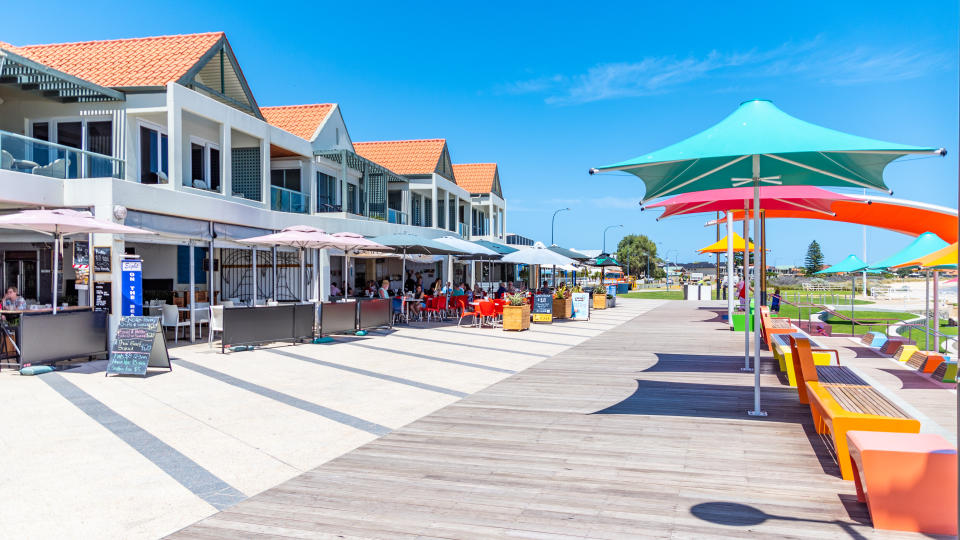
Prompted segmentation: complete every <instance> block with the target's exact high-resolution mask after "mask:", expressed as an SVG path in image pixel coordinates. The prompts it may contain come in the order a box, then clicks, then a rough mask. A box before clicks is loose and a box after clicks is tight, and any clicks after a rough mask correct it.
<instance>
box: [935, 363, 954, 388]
mask: <svg viewBox="0 0 960 540" xmlns="http://www.w3.org/2000/svg"><path fill="white" fill-rule="evenodd" d="M930 376H931V377H933V378H934V379H936V380H938V381H940V382H945V383H955V382H957V363H956V362H955V361H954V362H946V361H944V362H940V365H939V366H937V368H936V369H934V370H933V373H931V374H930Z"/></svg>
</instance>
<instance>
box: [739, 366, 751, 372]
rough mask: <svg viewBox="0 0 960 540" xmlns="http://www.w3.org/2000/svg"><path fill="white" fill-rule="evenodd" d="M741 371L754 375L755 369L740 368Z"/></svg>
mask: <svg viewBox="0 0 960 540" xmlns="http://www.w3.org/2000/svg"><path fill="white" fill-rule="evenodd" d="M740 371H742V372H744V373H753V368H752V367H742V368H740Z"/></svg>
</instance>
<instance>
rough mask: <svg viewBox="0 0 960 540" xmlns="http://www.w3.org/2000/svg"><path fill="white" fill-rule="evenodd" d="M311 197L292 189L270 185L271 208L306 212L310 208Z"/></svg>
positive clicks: (298, 212) (297, 212) (281, 210)
mask: <svg viewBox="0 0 960 540" xmlns="http://www.w3.org/2000/svg"><path fill="white" fill-rule="evenodd" d="M309 202H310V198H309V197H307V196H306V195H304V194H303V193H300V192H299V191H293V190H292V189H287V188H282V187H278V186H270V209H271V210H277V211H280V212H292V213H295V214H306V213H307V211H308V210H309V208H310V205H309Z"/></svg>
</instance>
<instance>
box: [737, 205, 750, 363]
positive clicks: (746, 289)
mask: <svg viewBox="0 0 960 540" xmlns="http://www.w3.org/2000/svg"><path fill="white" fill-rule="evenodd" d="M749 238H750V201H749V199H748V200H744V201H743V278H742V279H743V299H744V306H743V369H742V370H741V371H750V252H749V251H748V250H747V248H748V247H750V242H749V240H748V239H749ZM738 299H739V297H738Z"/></svg>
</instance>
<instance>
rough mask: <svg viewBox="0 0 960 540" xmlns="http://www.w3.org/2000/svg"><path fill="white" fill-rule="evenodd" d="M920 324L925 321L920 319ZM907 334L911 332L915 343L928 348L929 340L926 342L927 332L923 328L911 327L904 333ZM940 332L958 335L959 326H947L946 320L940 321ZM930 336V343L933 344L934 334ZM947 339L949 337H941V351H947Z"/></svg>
mask: <svg viewBox="0 0 960 540" xmlns="http://www.w3.org/2000/svg"><path fill="white" fill-rule="evenodd" d="M919 324H921V325H922V324H923V321H920V323H919ZM907 334H909V336H910V339H912V340H913V341H914V342H915V343H917V344H918V345H920V346H921V347H923V348H926V346H927V342H926V339H925V335H926V333H925V332H924V331H923V328H910V331H909V332H908V333H905V334H904V335H907ZM940 334H941V335H948V336H956V335H957V327H956V326H947V325H946V321H940ZM930 338H931V340H930V345H931V346H933V339H932V338H933V336H930ZM947 339H948V338H944V337H941V338H940V351H945V350H946V347H945V345H944V344H945V343H946V341H947Z"/></svg>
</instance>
